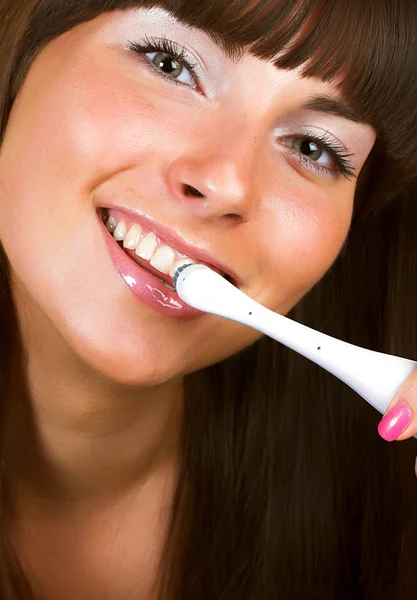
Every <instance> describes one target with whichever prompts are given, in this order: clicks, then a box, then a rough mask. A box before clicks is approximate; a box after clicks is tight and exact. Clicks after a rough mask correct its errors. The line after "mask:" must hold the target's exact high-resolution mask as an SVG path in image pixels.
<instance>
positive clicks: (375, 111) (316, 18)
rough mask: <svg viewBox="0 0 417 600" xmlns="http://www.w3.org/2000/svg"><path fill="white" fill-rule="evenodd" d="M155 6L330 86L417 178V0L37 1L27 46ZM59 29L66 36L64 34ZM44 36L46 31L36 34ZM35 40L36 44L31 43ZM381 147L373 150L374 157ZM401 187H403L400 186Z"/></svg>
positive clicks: (222, 41)
mask: <svg viewBox="0 0 417 600" xmlns="http://www.w3.org/2000/svg"><path fill="white" fill-rule="evenodd" d="M152 7H159V8H163V9H165V10H167V11H169V12H170V13H171V14H173V15H174V16H175V17H176V18H178V19H179V20H180V21H181V22H182V23H184V24H186V25H188V26H190V27H196V28H198V29H201V30H203V31H205V32H206V33H207V34H208V35H209V36H211V37H212V38H213V39H214V40H215V42H216V43H217V44H219V45H220V46H221V47H222V48H223V49H224V50H225V51H226V52H227V53H228V54H230V55H231V56H232V57H234V58H238V57H239V56H240V55H241V54H242V52H243V51H249V52H250V53H252V54H253V55H254V56H256V57H258V58H261V59H265V60H270V61H272V62H273V63H274V64H275V65H276V66H277V67H278V68H281V69H300V70H301V73H302V75H303V76H305V77H314V78H318V79H321V80H322V81H325V82H332V83H334V85H335V86H336V87H337V88H338V90H339V91H340V93H341V95H342V96H343V97H344V98H345V99H346V100H347V101H348V102H349V103H350V104H351V105H352V107H353V108H354V110H355V111H356V112H357V113H359V114H360V115H361V116H362V118H363V120H364V121H365V122H368V123H370V124H372V125H373V126H374V127H375V129H376V131H377V135H378V138H377V143H376V150H378V148H379V149H380V151H381V153H382V154H383V155H384V157H385V161H386V164H385V165H380V166H381V167H382V166H383V168H384V169H385V168H389V167H390V166H393V168H394V170H395V172H396V175H395V176H396V178H397V180H398V181H399V180H400V179H401V177H404V178H405V179H408V180H409V179H410V178H412V177H413V176H414V177H415V176H417V175H416V174H417V164H416V162H417V158H416V157H417V141H416V140H417V108H416V107H417V76H416V66H417V2H415V1H410V0H157V1H155V0H37V4H36V7H35V9H34V14H33V21H32V27H31V34H32V36H33V37H32V36H31V35H30V34H29V36H28V37H29V39H26V43H27V45H28V46H32V48H33V47H35V48H36V47H37V46H38V43H37V42H39V41H40V40H36V36H37V32H39V31H41V30H43V38H44V39H43V41H45V31H48V29H49V30H50V33H51V36H50V37H51V38H52V36H53V35H59V33H63V32H64V31H65V30H67V29H68V28H70V27H69V23H71V25H72V26H75V25H77V24H78V23H80V22H82V21H86V20H88V19H92V18H94V17H96V16H98V15H99V14H101V13H104V12H110V11H113V10H126V9H130V8H152ZM57 22H58V23H60V24H61V26H62V31H59V25H58V26H57ZM39 35H41V34H39ZM31 37H32V39H30V38H31ZM374 154H375V151H374V152H373V155H374ZM397 187H398V186H397Z"/></svg>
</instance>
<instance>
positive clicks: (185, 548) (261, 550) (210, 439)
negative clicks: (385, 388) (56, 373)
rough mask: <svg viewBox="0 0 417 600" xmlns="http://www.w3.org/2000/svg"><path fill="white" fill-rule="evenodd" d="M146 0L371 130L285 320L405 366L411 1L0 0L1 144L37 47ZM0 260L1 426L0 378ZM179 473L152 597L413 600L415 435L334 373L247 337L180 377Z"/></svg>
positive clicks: (414, 154) (13, 578) (413, 250)
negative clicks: (322, 83) (338, 248)
mask: <svg viewBox="0 0 417 600" xmlns="http://www.w3.org/2000/svg"><path fill="white" fill-rule="evenodd" d="M156 5H158V6H161V7H163V8H166V9H168V10H170V11H172V12H173V13H174V14H175V15H176V16H178V17H179V18H180V19H181V20H182V21H184V22H185V23H188V24H190V25H193V26H197V27H199V28H201V29H204V30H205V31H207V33H209V34H210V35H212V36H213V37H214V38H215V39H216V41H217V42H218V43H220V44H222V45H223V46H224V47H225V48H226V49H227V50H228V51H230V52H236V53H238V52H240V51H241V50H242V48H249V49H250V51H251V52H253V53H254V54H255V55H257V56H259V57H263V58H268V59H272V58H273V59H274V60H276V62H277V64H278V66H280V67H282V68H294V67H296V66H301V65H302V66H303V68H304V72H305V74H306V75H307V76H316V77H321V78H323V79H327V80H328V79H332V78H337V81H339V82H340V87H341V90H342V92H343V93H344V94H345V95H346V96H347V97H348V98H349V100H350V102H351V103H352V104H353V105H354V107H355V108H356V109H357V110H358V111H360V112H361V113H362V114H363V115H364V116H365V117H366V118H367V120H369V122H370V123H372V124H373V125H374V126H375V128H376V130H377V134H378V137H377V142H376V144H375V147H374V150H373V151H372V153H371V156H370V157H369V159H368V161H367V164H366V166H365V168H364V170H363V172H362V174H361V176H360V179H359V182H358V188H357V194H356V199H355V200H356V204H355V205H356V210H355V214H354V218H353V223H352V227H351V230H350V233H349V237H348V240H347V242H346V244H345V247H344V250H343V252H342V253H341V254H340V256H339V258H338V260H337V261H336V262H335V264H334V265H333V267H332V268H331V269H330V271H329V273H328V274H327V275H326V276H325V277H324V278H323V280H322V281H321V282H320V283H319V284H318V285H316V286H315V288H314V289H313V290H312V291H311V292H310V293H309V294H308V295H307V296H306V297H305V298H304V299H303V300H302V301H301V302H300V303H299V304H298V305H297V307H296V308H294V309H293V311H292V312H291V314H290V316H291V317H293V318H296V319H297V320H299V321H301V322H305V323H308V324H309V325H311V326H313V327H315V328H317V329H323V330H325V331H326V332H327V333H329V334H331V335H335V336H338V337H341V338H343V339H346V340H349V341H351V342H353V343H355V344H360V345H363V346H367V347H371V348H374V349H378V350H381V351H389V352H393V353H396V354H400V355H405V356H408V357H410V358H413V357H415V358H417V356H416V354H417V319H416V317H415V312H416V311H415V300H414V296H415V294H416V290H417V285H416V281H417V247H416V246H417V244H416V236H415V232H414V223H416V222H417V204H416V199H417V181H416V180H417V110H416V107H417V76H416V72H415V70H416V64H417V5H416V4H415V3H414V2H410V0H379V2H374V1H373V0H367V1H366V0H285V1H283V0H282V1H281V0H258V1H253V0H216V2H205V1H202V0H200V2H195V0H165V1H159V2H155V1H149V0H148V1H147V0H144V1H140V0H38V1H37V2H36V1H35V0H19V2H16V0H2V3H1V6H0V66H1V69H0V127H1V129H0V140H2V139H3V136H4V131H5V128H6V126H7V121H8V118H9V114H10V109H11V107H12V105H13V101H14V98H15V96H16V94H17V93H18V91H19V89H20V86H21V84H22V82H23V80H24V78H25V75H26V73H27V70H28V69H29V68H30V64H31V62H32V61H33V59H34V57H35V56H36V55H37V53H38V52H39V51H40V50H41V49H42V48H43V47H44V46H45V45H46V44H47V43H48V42H49V41H51V40H52V39H53V38H55V37H57V36H58V35H60V34H62V33H64V32H65V31H67V30H68V29H70V28H72V27H74V26H76V25H77V24H79V23H81V22H83V21H87V20H89V19H92V18H94V17H96V16H98V15H99V14H101V13H103V12H106V11H112V10H120V9H121V10H123V9H127V8H131V7H150V6H156ZM1 254H2V256H1V262H0V335H1V343H0V383H1V384H2V390H3V401H2V403H1V409H0V419H1V422H0V429H1V431H3V432H4V428H5V422H6V416H7V412H6V411H7V406H8V403H10V396H11V393H12V391H13V390H14V389H15V383H16V382H15V380H14V378H15V377H16V375H14V376H12V373H14V372H15V371H14V369H13V368H12V367H13V365H12V363H11V360H12V359H11V356H12V354H11V352H10V349H14V348H17V346H18V334H17V328H16V325H15V321H16V319H15V315H14V309H13V302H12V300H11V293H10V287H9V282H8V281H9V278H8V267H7V258H6V257H5V256H4V252H3V251H2V252H1ZM186 389H187V394H186V400H185V403H186V407H185V409H186V419H185V430H184V440H183V460H182V472H181V476H180V478H179V482H178V489H177V492H176V498H175V503H174V507H173V511H172V521H171V530H170V534H169V536H168V539H167V543H166V549H165V553H164V560H163V565H162V566H161V598H164V599H165V598H170V600H173V599H175V600H199V599H200V598H201V599H203V598H204V599H205V600H243V599H244V600H249V599H250V600H255V599H260V600H261V599H262V600H269V599H272V598H283V599H285V600H295V599H299V598H300V599H301V598H302V599H311V600H313V599H320V600H323V598H329V599H332V600H333V599H334V598H338V600H344V599H345V600H351V599H352V598H355V599H359V598H362V599H369V600H375V599H378V600H388V599H389V600H391V599H392V600H394V599H397V598H398V599H401V600H405V599H406V598H414V596H415V590H416V589H417V572H416V569H415V556H413V550H414V548H415V547H417V544H416V542H417V510H416V508H415V507H416V506H417V484H416V482H415V480H414V475H413V456H414V454H415V453H416V451H415V448H414V444H415V442H414V441H410V442H406V443H402V444H401V445H387V444H385V443H384V442H382V441H381V440H380V439H379V438H378V436H377V433H376V424H377V421H378V418H379V416H378V414H377V413H376V412H375V411H374V410H373V409H371V408H370V407H369V406H368V405H367V404H366V403H365V402H364V401H363V400H362V399H360V398H358V397H357V396H356V395H355V394H354V393H353V392H351V391H350V390H349V389H348V388H346V387H345V386H344V385H342V384H341V383H340V382H339V381H337V380H335V379H334V378H333V377H331V376H330V375H328V374H327V373H325V372H324V371H322V370H320V369H319V368H318V367H316V366H315V365H313V364H310V363H309V362H308V361H306V360H304V359H303V358H301V357H299V356H297V355H295V354H294V353H292V352H290V351H288V350H287V349H285V348H283V347H281V346H279V345H278V344H276V343H274V342H271V340H269V339H262V340H261V341H259V342H258V343H256V344H255V345H253V346H251V347H250V348H248V349H247V350H245V351H243V352H241V353H239V354H238V355H236V356H234V357H232V358H230V359H229V360H226V361H224V362H222V363H221V364H217V365H213V366H212V367H209V368H207V369H205V370H204V371H201V372H199V373H195V374H193V375H191V376H189V377H188V378H187V381H186ZM0 459H1V464H2V465H4V466H5V468H4V469H3V470H1V471H0V477H1V478H0V485H1V488H0V489H2V504H1V513H0V514H1V516H0V518H1V519H2V521H1V530H2V538H1V539H0V592H1V593H0V596H1V597H2V598H4V599H8V600H17V599H22V600H23V599H25V600H26V599H27V598H28V597H29V595H30V590H29V587H28V586H26V584H25V581H24V575H23V573H22V572H21V570H20V569H19V562H18V559H17V557H15V556H14V554H13V548H12V544H11V541H10V536H9V534H8V529H9V527H8V525H9V521H10V515H9V513H8V509H7V507H8V503H7V486H6V485H5V481H6V479H5V477H6V473H7V456H5V453H4V451H3V454H2V455H1V456H0Z"/></svg>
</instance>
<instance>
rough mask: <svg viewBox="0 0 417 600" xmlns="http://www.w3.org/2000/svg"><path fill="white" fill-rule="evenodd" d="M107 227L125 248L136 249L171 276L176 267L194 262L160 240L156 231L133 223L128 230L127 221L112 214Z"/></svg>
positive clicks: (139, 254) (139, 253) (162, 271)
mask: <svg viewBox="0 0 417 600" xmlns="http://www.w3.org/2000/svg"><path fill="white" fill-rule="evenodd" d="M106 227H107V229H108V230H109V231H110V233H112V234H113V237H114V239H115V240H116V241H118V242H123V247H124V248H126V249H128V250H133V251H135V252H136V254H137V255H138V256H140V257H141V258H143V259H144V260H147V261H149V262H150V264H151V265H152V266H153V267H154V268H155V269H157V270H158V271H160V272H161V273H165V274H166V275H170V277H173V276H174V273H175V271H176V269H177V268H178V267H180V266H182V265H183V264H190V263H194V261H193V260H191V259H190V258H188V257H187V256H181V257H179V256H178V253H177V252H176V251H175V250H174V249H173V248H171V246H168V245H167V244H163V243H161V242H159V241H158V239H157V237H156V235H155V234H154V233H152V232H150V233H143V232H142V229H141V227H140V226H139V225H137V224H135V225H132V226H131V227H130V229H129V231H128V230H127V226H126V222H125V221H119V223H116V220H115V218H114V217H112V216H110V217H108V218H107V220H106Z"/></svg>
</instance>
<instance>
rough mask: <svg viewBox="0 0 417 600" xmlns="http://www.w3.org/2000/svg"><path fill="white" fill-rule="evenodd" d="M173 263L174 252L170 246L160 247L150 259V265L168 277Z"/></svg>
mask: <svg viewBox="0 0 417 600" xmlns="http://www.w3.org/2000/svg"><path fill="white" fill-rule="evenodd" d="M174 262H175V252H174V250H173V249H172V248H171V247H170V246H160V247H159V248H158V249H157V250H156V252H155V254H154V255H153V256H152V258H151V261H150V263H151V265H152V266H153V267H155V269H158V271H161V273H165V274H166V275H168V273H169V272H170V270H171V269H172V266H173V264H174Z"/></svg>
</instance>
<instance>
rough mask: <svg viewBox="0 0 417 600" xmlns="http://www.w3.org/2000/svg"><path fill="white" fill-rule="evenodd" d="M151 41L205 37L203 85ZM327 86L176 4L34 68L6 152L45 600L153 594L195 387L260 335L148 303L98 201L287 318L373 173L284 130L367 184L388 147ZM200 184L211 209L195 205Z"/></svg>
mask: <svg viewBox="0 0 417 600" xmlns="http://www.w3.org/2000/svg"><path fill="white" fill-rule="evenodd" d="M143 35H148V36H154V37H158V36H162V35H166V36H167V37H168V38H170V39H173V40H174V41H175V42H177V43H178V44H180V45H185V46H186V47H187V49H188V50H189V51H190V52H191V53H192V54H193V56H194V58H195V59H196V60H195V61H194V62H197V61H200V63H201V67H200V68H199V73H201V81H200V84H199V87H198V88H192V87H189V86H186V85H183V86H177V85H175V84H173V83H171V82H169V81H167V80H166V79H164V78H163V77H161V76H160V75H159V74H158V73H157V71H156V69H153V68H152V65H150V63H149V62H146V61H147V59H146V57H142V58H141V57H139V56H138V55H136V54H133V53H131V52H129V51H128V50H127V49H126V44H127V42H128V41H138V38H139V37H140V36H143ZM313 94H331V95H333V96H338V91H337V89H336V87H335V86H334V85H330V84H325V83H323V82H321V81H319V80H316V79H303V78H302V77H301V75H300V73H299V72H298V71H278V70H277V69H276V68H275V67H274V66H273V65H272V64H271V63H268V62H267V61H261V60H260V59H257V58H254V57H253V56H251V55H249V54H247V53H246V54H244V55H243V57H242V58H241V59H240V60H238V61H233V60H231V59H230V58H229V57H227V56H226V55H225V54H224V53H223V52H222V50H221V49H220V48H219V47H218V46H217V45H215V43H214V42H213V41H212V40H211V39H210V38H209V37H208V36H207V35H206V34H204V33H203V32H201V31H197V30H194V31H190V30H188V29H187V28H186V27H185V26H184V25H181V24H179V23H178V22H176V21H175V20H174V19H173V18H172V17H170V16H169V15H167V14H166V13H164V12H163V11H160V10H155V11H140V10H131V11H127V12H124V13H119V12H118V13H111V14H108V15H102V16H101V17H99V18H98V19H95V20H94V21H91V22H89V23H85V24H82V25H81V26H79V27H77V28H76V29H74V30H71V31H70V32H68V33H66V34H64V35H62V36H60V37H59V38H58V39H56V40H54V41H52V42H51V43H50V44H49V45H48V46H47V47H46V48H45V49H44V50H43V51H42V52H41V54H40V55H39V56H38V58H37V59H36V61H35V63H34V64H33V66H32V67H31V69H30V71H29V74H28V77H27V79H26V81H25V83H24V86H23V88H22V89H21V91H20V93H19V96H18V98H17V100H16V102H15V105H14V107H13V110H12V114H11V117H10V120H9V123H8V128H7V131H6V136H5V140H4V144H3V146H2V149H1V152H0V181H1V184H2V185H1V196H0V236H1V240H2V243H3V245H4V248H5V250H6V253H7V255H8V257H9V259H10V262H11V266H12V274H13V290H14V294H15V299H16V306H17V310H18V315H19V320H20V323H21V329H22V339H23V344H24V348H25V352H26V356H27V393H26V394H24V401H23V400H22V410H24V411H25V412H26V415H27V428H26V430H25V431H24V432H23V431H22V427H21V426H20V425H19V423H20V421H18V419H17V418H16V419H15V425H14V428H13V429H12V434H11V440H10V449H11V452H13V456H14V459H13V460H14V463H13V472H14V473H15V477H14V481H13V485H14V486H15V495H16V496H15V497H16V498H17V505H18V508H17V517H16V523H17V525H16V539H17V540H18V542H17V543H18V545H19V548H20V551H21V555H22V556H23V558H24V561H25V562H26V563H27V564H28V569H29V571H30V572H31V573H32V576H33V580H34V581H35V579H36V581H37V585H38V589H39V590H40V592H41V596H42V597H43V598H53V597H55V598H56V597H57V592H58V591H59V594H60V595H59V597H60V598H64V596H62V593H63V588H64V589H65V590H66V591H65V592H64V593H67V594H68V595H67V596H65V597H68V598H74V597H78V598H82V597H88V598H96V597H97V598H101V597H103V593H104V592H103V590H104V589H106V590H107V591H108V593H109V596H108V597H109V598H113V597H114V598H120V597H129V596H128V589H130V588H132V587H134V586H135V587H136V590H135V591H136V596H135V597H136V598H137V597H138V596H137V590H138V589H139V590H140V591H141V592H140V593H142V594H143V598H149V597H150V591H149V590H150V585H151V580H152V577H151V576H149V579H147V578H146V577H145V576H144V575H143V574H144V573H145V572H146V573H152V572H153V571H152V568H151V566H152V565H154V564H155V561H156V557H157V556H158V553H159V551H160V547H161V543H162V540H163V537H164V533H165V523H166V516H167V515H168V513H169V507H170V500H171V497H172V490H173V485H174V481H175V476H176V465H177V460H176V458H177V450H178V447H179V442H178V436H179V432H180V427H181V402H182V380H183V377H184V375H185V374H186V373H190V372H193V371H196V370H198V369H200V368H202V367H203V366H206V365H209V364H211V363H213V362H218V361H220V360H222V359H224V358H225V357H227V356H230V355H232V354H233V353H235V352H237V351H239V350H240V349H242V348H244V347H246V346H247V345H249V344H251V343H253V342H254V341H255V340H256V339H257V335H258V334H257V333H256V332H253V331H251V330H249V329H247V328H244V327H243V326H240V325H238V324H235V323H232V322H229V321H227V322H226V321H223V320H220V319H219V318H217V317H214V316H211V315H204V316H202V317H201V318H198V319H195V320H191V321H187V322H183V321H178V320H176V321H174V320H171V319H169V318H167V317H163V316H161V315H160V314H159V313H156V312H155V311H153V310H152V309H151V308H148V307H147V306H144V305H142V304H141V303H140V302H139V301H138V299H137V298H136V297H135V296H133V294H132V293H131V291H130V290H128V289H127V288H126V287H125V285H124V284H123V282H122V280H121V278H120V276H119V275H118V273H117V272H116V271H115V269H114V267H113V265H112V263H111V260H110V257H109V255H108V252H107V249H106V246H105V244H104V241H103V236H102V233H101V232H100V229H99V227H98V223H97V217H96V208H97V207H99V206H102V205H103V204H105V202H106V201H108V200H109V199H112V201H113V202H114V203H116V204H117V205H118V206H129V207H133V208H138V209H140V210H141V211H143V212H145V213H147V214H148V215H150V216H152V217H153V218H154V219H155V220H156V221H158V222H159V223H162V224H163V225H165V226H167V227H170V228H172V229H173V230H174V231H176V232H177V233H178V234H179V235H181V236H182V237H183V239H185V240H186V241H187V242H189V243H191V244H193V245H194V246H196V247H199V248H203V249H205V250H207V251H209V252H211V253H212V254H213V255H214V256H218V257H219V258H221V259H222V260H223V261H225V262H226V263H228V264H229V265H230V266H231V267H232V268H233V270H234V271H235V272H236V273H237V274H238V276H239V278H240V280H241V288H242V289H243V291H244V292H245V293H247V294H248V295H249V296H251V297H253V298H255V299H256V300H258V301H259V302H261V303H262V304H264V305H265V306H268V307H269V308H271V309H273V310H276V311H278V312H280V313H283V314H285V313H286V312H288V310H290V308H292V307H293V306H294V305H295V304H296V303H297V302H298V301H299V300H300V298H302V297H303V295H305V293H306V292H307V291H308V290H309V289H310V288H311V287H312V286H313V285H314V284H315V283H316V282H317V281H318V280H319V279H320V278H321V277H322V276H323V274H324V273H325V272H326V271H327V270H328V268H329V267H330V265H331V264H332V263H333V261H334V260H335V258H336V257H337V255H338V253H339V251H340V249H341V246H342V245H343V242H344V240H345V238H346V234H347V231H348V229H349V225H350V220H351V214H352V205H353V197H354V192H355V186H356V179H352V180H347V179H346V178H344V177H343V176H341V175H339V176H338V175H336V174H335V172H332V173H331V172H327V173H320V174H319V173H318V172H316V171H315V170H314V169H311V168H308V167H307V166H305V165H302V164H300V162H299V161H298V160H297V158H296V153H295V151H294V150H290V149H289V148H288V146H287V145H286V143H287V142H285V141H284V140H283V137H284V134H285V135H286V136H289V135H293V136H295V135H299V134H300V133H301V134H303V133H304V134H305V132H306V131H310V130H312V131H314V132H317V134H319V135H320V134H323V131H328V132H330V134H331V136H332V137H333V138H336V139H338V140H339V141H340V142H341V143H342V144H343V145H344V146H345V147H346V149H347V152H348V153H353V154H354V157H353V159H352V162H353V164H354V166H355V168H356V171H357V173H359V172H360V170H361V168H362V166H363V164H364V162H365V160H366V158H367V156H368V154H369V152H370V151H371V149H372V146H373V143H374V141H375V133H374V131H373V130H372V128H371V127H369V126H367V125H365V124H361V123H354V122H351V121H348V120H346V119H343V118H341V117H337V116H334V115H328V114H316V113H313V112H311V111H306V110H302V109H301V105H302V104H303V102H304V101H306V100H307V98H308V97H309V96H310V95H313ZM330 164H331V162H330ZM184 183H187V184H189V185H192V186H193V187H195V188H197V189H198V190H200V191H201V192H202V193H204V194H205V198H196V197H186V196H184V195H183V193H182V191H181V190H182V185H183V184H184ZM243 249H244V250H243ZM17 449H18V450H19V451H17ZM25 449H26V450H27V452H26V453H25V451H24V450H25ZM14 450H16V451H14ZM20 457H21V458H20ZM115 528H116V529H117V531H115ZM138 531H140V532H141V535H140V540H138V535H137V532H138ZM115 546H116V547H117V552H115ZM57 548H59V553H55V554H52V553H53V552H55V550H56V549H57ZM40 549H41V550H42V551H40ZM46 553H48V554H46ZM69 556H71V566H70V564H69V562H70V561H69V560H68V557H69ZM103 561H105V564H106V569H105V570H104V571H105V572H103V566H102V565H103ZM138 565H139V567H138ZM121 568H123V572H121V571H120V569H121ZM52 573H55V574H52ZM137 573H141V575H140V578H139V579H138V575H137ZM122 580H123V581H122ZM105 586H107V587H105ZM129 586H130V587H129ZM86 590H88V596H87V595H86V594H87V592H86ZM83 593H84V596H83ZM123 594H125V595H123ZM139 597H140V596H139Z"/></svg>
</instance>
